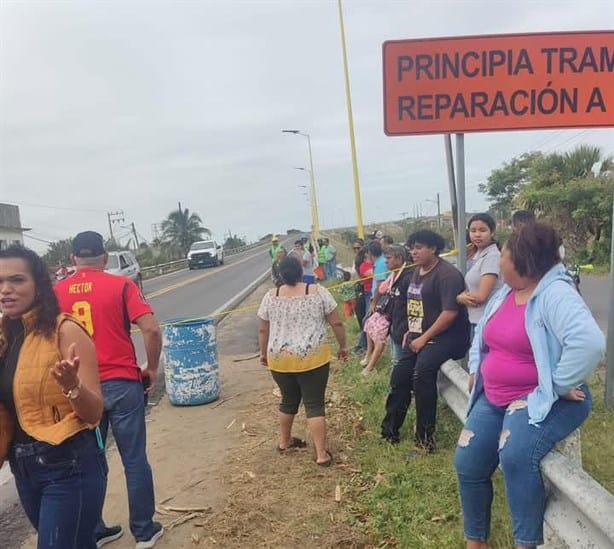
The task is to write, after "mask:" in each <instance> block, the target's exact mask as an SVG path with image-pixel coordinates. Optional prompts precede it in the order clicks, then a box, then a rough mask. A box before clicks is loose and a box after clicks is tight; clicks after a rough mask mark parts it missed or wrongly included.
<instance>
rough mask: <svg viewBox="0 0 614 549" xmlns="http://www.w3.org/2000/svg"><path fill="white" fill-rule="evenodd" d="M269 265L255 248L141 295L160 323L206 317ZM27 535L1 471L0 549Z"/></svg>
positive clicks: (170, 278) (166, 279)
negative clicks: (222, 263) (182, 318)
mask: <svg viewBox="0 0 614 549" xmlns="http://www.w3.org/2000/svg"><path fill="white" fill-rule="evenodd" d="M286 247H287V244H286ZM270 265H271V263H270V260H269V257H268V254H267V247H266V246H265V247H262V248H254V249H252V250H248V251H246V252H242V253H240V254H236V255H232V256H228V257H226V258H225V264H224V265H221V266H219V267H211V268H206V269H200V270H194V271H190V270H188V269H184V270H182V271H176V272H174V273H169V274H167V275H163V276H161V277H158V278H155V279H151V280H147V281H145V283H144V292H145V295H146V296H147V297H148V300H149V301H150V303H151V304H152V306H153V307H154V309H155V311H156V315H157V316H158V318H159V319H160V320H161V321H164V320H168V319H171V318H177V317H190V318H195V317H202V316H207V315H209V314H210V313H212V312H214V311H215V310H216V309H218V308H219V307H221V306H222V305H224V304H225V303H226V302H227V301H228V300H229V299H230V298H232V297H233V296H234V295H236V294H237V293H239V292H240V291H241V290H242V289H243V288H245V287H246V286H247V285H248V284H249V283H250V282H252V281H253V280H254V279H255V278H257V277H258V276H260V275H261V274H262V273H264V272H265V271H266V270H267V269H270ZM251 314H255V313H253V312H251ZM134 341H135V347H136V350H137V355H138V358H139V362H140V363H143V362H145V352H144V349H143V344H142V340H141V337H140V336H139V335H135V337H134ZM160 373H161V374H162V372H160ZM30 531H31V529H30V526H29V524H28V522H27V519H26V518H25V516H24V514H23V511H22V509H21V506H20V505H19V502H18V499H17V494H16V491H15V486H14V483H13V480H12V476H11V474H10V471H8V469H7V468H6V467H4V468H3V469H2V470H0V540H1V541H0V547H1V548H7V549H8V548H11V549H13V548H16V547H19V546H20V544H21V543H22V540H23V539H24V538H25V536H26V535H27V534H28V533H29V532H30Z"/></svg>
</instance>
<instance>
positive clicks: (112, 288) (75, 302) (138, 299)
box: [55, 268, 153, 381]
mask: <svg viewBox="0 0 614 549" xmlns="http://www.w3.org/2000/svg"><path fill="white" fill-rule="evenodd" d="M55 293H56V295H57V296H58V301H59V302H60V309H61V310H62V312H64V313H69V314H71V315H73V316H74V317H75V318H76V319H77V320H79V321H80V322H81V323H82V324H83V325H84V326H85V329H86V330H87V331H88V332H89V334H90V335H91V336H92V338H93V339H94V345H95V346H96V355H97V357H98V368H99V371H100V381H108V380H110V379H134V380H138V379H140V378H141V369H140V368H139V365H138V363H137V358H136V352H135V350H134V344H133V343H132V338H131V337H130V327H131V324H133V323H134V322H135V321H136V320H137V319H138V318H139V317H141V316H143V315H146V314H152V313H153V309H152V308H151V306H150V305H149V303H147V301H145V298H144V297H143V294H142V293H141V291H140V290H139V288H138V287H137V285H136V284H135V283H134V282H132V280H130V279H129V278H126V277H125V276H117V275H113V274H109V273H105V272H103V271H98V270H96V269H88V268H79V270H78V271H77V272H76V273H75V274H74V275H73V276H71V277H70V278H67V279H65V280H62V281H61V282H59V283H58V284H56V285H55Z"/></svg>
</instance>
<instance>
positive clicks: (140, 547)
mask: <svg viewBox="0 0 614 549" xmlns="http://www.w3.org/2000/svg"><path fill="white" fill-rule="evenodd" d="M154 525H155V526H156V527H158V526H159V527H160V529H159V530H158V531H157V532H156V533H155V534H154V535H153V536H151V537H150V538H149V539H147V540H143V541H137V542H136V547H135V549H151V547H153V546H154V545H155V544H156V542H157V541H158V540H159V539H160V538H161V537H162V535H163V534H164V528H163V527H162V525H161V524H160V523H159V522H154Z"/></svg>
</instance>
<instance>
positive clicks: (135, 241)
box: [130, 221, 139, 251]
mask: <svg viewBox="0 0 614 549" xmlns="http://www.w3.org/2000/svg"><path fill="white" fill-rule="evenodd" d="M130 226H131V227H132V234H133V236H134V244H135V245H136V248H135V251H137V250H138V249H139V237H138V236H137V234H136V229H135V227H134V221H133V222H132V223H130Z"/></svg>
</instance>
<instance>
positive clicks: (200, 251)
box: [187, 240, 224, 270]
mask: <svg viewBox="0 0 614 549" xmlns="http://www.w3.org/2000/svg"><path fill="white" fill-rule="evenodd" d="M187 259H188V268H189V269H190V270H192V269H196V268H198V267H206V266H207V265H213V266H217V265H223V264H224V248H222V246H220V245H219V244H218V243H217V242H216V241H215V240H199V241H198V242H194V244H192V246H190V251H189V252H188V257H187Z"/></svg>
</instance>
